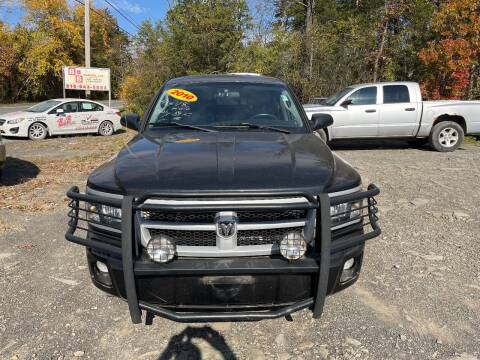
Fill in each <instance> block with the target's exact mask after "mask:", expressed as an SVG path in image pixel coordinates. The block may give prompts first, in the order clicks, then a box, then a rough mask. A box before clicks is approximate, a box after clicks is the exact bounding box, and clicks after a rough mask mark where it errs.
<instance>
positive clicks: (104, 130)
mask: <svg viewBox="0 0 480 360" xmlns="http://www.w3.org/2000/svg"><path fill="white" fill-rule="evenodd" d="M98 133H99V134H100V135H102V136H110V135H112V134H113V124H112V123H111V122H110V121H102V123H101V124H100V126H99V127H98Z"/></svg>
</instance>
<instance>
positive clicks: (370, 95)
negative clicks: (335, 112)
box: [347, 86, 377, 105]
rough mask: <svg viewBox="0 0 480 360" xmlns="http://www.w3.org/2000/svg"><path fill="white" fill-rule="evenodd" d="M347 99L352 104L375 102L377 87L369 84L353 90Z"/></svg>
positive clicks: (371, 103)
mask: <svg viewBox="0 0 480 360" xmlns="http://www.w3.org/2000/svg"><path fill="white" fill-rule="evenodd" d="M347 100H350V101H351V104H352V105H374V104H376V103H377V87H376V86H371V87H366V88H363V89H360V90H357V91H355V92H354V93H353V94H352V95H350V96H349V97H348V98H347Z"/></svg>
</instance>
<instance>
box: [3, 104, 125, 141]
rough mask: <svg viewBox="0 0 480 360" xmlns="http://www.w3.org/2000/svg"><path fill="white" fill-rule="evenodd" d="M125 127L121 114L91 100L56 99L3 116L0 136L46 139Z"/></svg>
mask: <svg viewBox="0 0 480 360" xmlns="http://www.w3.org/2000/svg"><path fill="white" fill-rule="evenodd" d="M120 128H121V125H120V112H119V111H118V110H116V109H112V108H109V107H108V106H105V105H103V104H100V103H98V102H95V101H91V100H79V99H52V100H47V101H43V102H41V103H39V104H36V105H34V106H32V107H31V108H29V109H27V110H25V111H17V112H11V113H7V114H3V115H0V134H3V135H5V136H16V137H29V138H30V139H32V140H42V139H45V138H46V137H47V136H48V135H67V134H84V133H98V134H100V135H103V136H108V135H112V134H113V133H114V132H115V131H117V130H119V129H120Z"/></svg>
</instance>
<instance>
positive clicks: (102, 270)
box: [95, 261, 108, 273]
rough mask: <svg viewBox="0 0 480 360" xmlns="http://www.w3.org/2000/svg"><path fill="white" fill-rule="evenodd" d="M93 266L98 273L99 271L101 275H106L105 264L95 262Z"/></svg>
mask: <svg viewBox="0 0 480 360" xmlns="http://www.w3.org/2000/svg"><path fill="white" fill-rule="evenodd" d="M95 265H96V266H97V269H98V271H101V272H102V273H108V268H107V265H106V264H105V263H103V262H101V261H97V263H96V264H95Z"/></svg>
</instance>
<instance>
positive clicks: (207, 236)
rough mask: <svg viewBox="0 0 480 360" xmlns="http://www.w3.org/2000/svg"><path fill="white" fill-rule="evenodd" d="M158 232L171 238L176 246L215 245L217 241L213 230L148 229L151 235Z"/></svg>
mask: <svg viewBox="0 0 480 360" xmlns="http://www.w3.org/2000/svg"><path fill="white" fill-rule="evenodd" d="M160 234H162V235H167V236H168V237H170V238H172V239H173V240H174V241H175V245H177V246H215V245H216V243H217V237H216V235H215V232H213V231H185V230H167V229H151V230H150V235H151V236H155V235H160Z"/></svg>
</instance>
